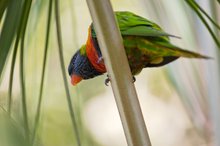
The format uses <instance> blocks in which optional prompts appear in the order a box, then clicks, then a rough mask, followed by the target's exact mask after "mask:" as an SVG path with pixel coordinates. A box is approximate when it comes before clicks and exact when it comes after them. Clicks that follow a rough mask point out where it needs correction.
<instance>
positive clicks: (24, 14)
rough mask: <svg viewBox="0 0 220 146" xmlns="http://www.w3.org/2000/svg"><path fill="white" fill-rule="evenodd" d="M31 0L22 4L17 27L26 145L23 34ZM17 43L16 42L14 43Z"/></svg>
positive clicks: (28, 140)
mask: <svg viewBox="0 0 220 146" xmlns="http://www.w3.org/2000/svg"><path fill="white" fill-rule="evenodd" d="M31 3H32V0H26V1H25V2H24V6H23V10H22V20H21V23H20V26H19V30H18V35H17V40H19V38H20V36H21V48H20V49H21V50H20V83H21V94H22V112H23V118H24V130H25V136H26V141H27V145H30V138H29V137H30V132H29V123H28V113H27V104H26V91H25V89H26V88H25V74H24V71H25V69H24V41H25V32H26V26H27V21H28V17H29V13H30V8H31ZM16 43H17V42H16Z"/></svg>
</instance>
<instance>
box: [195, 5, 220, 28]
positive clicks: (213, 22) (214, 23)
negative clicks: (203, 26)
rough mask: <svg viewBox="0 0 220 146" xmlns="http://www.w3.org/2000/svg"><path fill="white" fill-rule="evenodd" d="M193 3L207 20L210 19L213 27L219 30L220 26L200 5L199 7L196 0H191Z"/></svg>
mask: <svg viewBox="0 0 220 146" xmlns="http://www.w3.org/2000/svg"><path fill="white" fill-rule="evenodd" d="M191 2H192V3H193V4H194V5H195V7H197V8H198V9H199V10H200V11H201V12H202V13H203V14H204V15H205V16H206V17H207V18H208V19H209V20H210V22H211V23H212V24H213V25H214V26H215V27H217V28H218V29H219V30H220V26H219V25H218V24H217V23H216V22H215V21H214V20H213V19H212V18H211V17H210V16H209V15H208V14H207V13H206V11H205V10H204V9H203V8H202V7H200V6H199V5H198V4H197V2H195V1H191Z"/></svg>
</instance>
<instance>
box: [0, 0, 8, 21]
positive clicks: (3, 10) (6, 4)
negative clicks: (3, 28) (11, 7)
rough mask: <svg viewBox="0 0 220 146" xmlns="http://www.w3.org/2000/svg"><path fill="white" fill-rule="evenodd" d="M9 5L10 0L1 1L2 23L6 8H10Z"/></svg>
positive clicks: (0, 16) (0, 13)
mask: <svg viewBox="0 0 220 146" xmlns="http://www.w3.org/2000/svg"><path fill="white" fill-rule="evenodd" d="M8 3H9V0H1V1H0V22H1V20H2V16H3V14H4V12H5V10H6V8H7V7H8Z"/></svg>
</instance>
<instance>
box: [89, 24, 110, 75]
mask: <svg viewBox="0 0 220 146" xmlns="http://www.w3.org/2000/svg"><path fill="white" fill-rule="evenodd" d="M95 43H97V42H94V40H93V38H92V35H91V27H89V33H88V39H87V42H86V54H87V57H88V59H89V61H90V62H91V64H92V66H93V67H94V68H95V69H96V70H97V71H98V72H100V73H105V72H106V68H105V64H104V62H103V61H100V57H101V56H99V55H98V53H97V49H96V48H95V47H97V46H98V44H95Z"/></svg>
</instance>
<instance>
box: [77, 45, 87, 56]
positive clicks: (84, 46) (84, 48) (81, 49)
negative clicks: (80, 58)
mask: <svg viewBox="0 0 220 146" xmlns="http://www.w3.org/2000/svg"><path fill="white" fill-rule="evenodd" d="M79 51H80V54H81V55H86V45H85V44H84V45H82V46H81V47H80V49H79Z"/></svg>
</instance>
